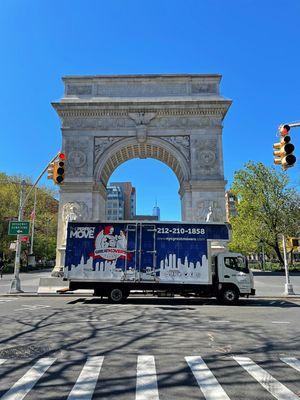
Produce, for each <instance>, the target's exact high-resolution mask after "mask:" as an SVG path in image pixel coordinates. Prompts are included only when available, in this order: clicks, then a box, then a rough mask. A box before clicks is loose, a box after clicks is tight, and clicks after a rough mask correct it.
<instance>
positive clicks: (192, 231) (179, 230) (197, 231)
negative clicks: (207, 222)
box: [156, 228, 205, 235]
mask: <svg viewBox="0 0 300 400" xmlns="http://www.w3.org/2000/svg"><path fill="white" fill-rule="evenodd" d="M156 232H157V233H164V234H169V233H175V234H176V233H178V234H180V233H181V234H184V233H186V234H188V235H205V229H204V228H187V229H184V228H157V229H156Z"/></svg>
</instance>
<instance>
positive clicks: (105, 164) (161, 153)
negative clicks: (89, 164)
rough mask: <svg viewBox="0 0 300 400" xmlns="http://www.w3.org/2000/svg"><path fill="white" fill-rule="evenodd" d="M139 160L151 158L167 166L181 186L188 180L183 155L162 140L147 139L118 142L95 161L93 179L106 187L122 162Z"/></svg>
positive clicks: (185, 161)
mask: <svg viewBox="0 0 300 400" xmlns="http://www.w3.org/2000/svg"><path fill="white" fill-rule="evenodd" d="M135 158H140V159H145V158H153V159H156V160H158V161H161V162H163V163H164V164H166V165H167V166H169V167H170V168H171V169H172V170H173V172H174V173H175V175H176V176H177V179H178V181H179V185H180V186H181V185H182V183H183V182H184V181H187V180H189V175H190V171H189V166H188V163H187V160H186V159H185V157H184V156H183V154H182V153H181V152H180V151H179V150H178V149H177V148H176V147H175V146H173V145H171V144H170V143H167V142H166V141H164V140H162V139H158V138H157V139H156V138H155V139H152V138H151V139H148V140H147V141H146V142H144V143H139V142H137V141H136V139H133V138H132V139H125V140H120V141H119V142H117V143H116V144H114V145H112V146H111V147H110V148H109V151H107V152H106V155H104V156H102V157H99V159H98V160H96V168H95V179H96V181H98V182H99V181H101V182H102V183H103V185H104V186H105V187H106V186H107V183H108V180H109V178H110V176H111V175H112V173H113V172H114V171H115V169H116V168H118V166H119V165H121V164H123V163H124V162H126V161H128V160H131V159H135Z"/></svg>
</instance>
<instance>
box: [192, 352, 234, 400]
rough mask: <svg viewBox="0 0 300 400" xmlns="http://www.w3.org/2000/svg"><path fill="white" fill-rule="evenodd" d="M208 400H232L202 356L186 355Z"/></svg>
mask: <svg viewBox="0 0 300 400" xmlns="http://www.w3.org/2000/svg"><path fill="white" fill-rule="evenodd" d="M185 359H186V362H187V363H188V365H189V367H190V368H191V370H192V372H193V374H194V376H195V378H196V380H197V383H198V385H199V387H200V389H201V391H202V393H203V395H204V397H205V399H206V400H230V398H229V397H228V395H227V394H226V392H225V391H224V389H223V388H222V387H221V385H220V384H219V382H218V381H217V379H216V378H215V376H214V374H213V373H212V372H211V370H210V369H209V368H208V367H207V365H206V364H205V362H204V361H203V360H202V358H201V357H200V356H191V357H185Z"/></svg>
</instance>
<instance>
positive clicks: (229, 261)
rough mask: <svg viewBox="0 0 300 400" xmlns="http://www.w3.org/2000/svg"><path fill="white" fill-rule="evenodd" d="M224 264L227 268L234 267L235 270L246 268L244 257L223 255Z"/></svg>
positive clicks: (244, 269)
mask: <svg viewBox="0 0 300 400" xmlns="http://www.w3.org/2000/svg"><path fill="white" fill-rule="evenodd" d="M224 264H225V266H226V267H227V268H231V269H235V270H236V271H243V272H246V271H247V270H248V267H247V263H246V260H245V258H244V257H241V256H238V257H225V258H224Z"/></svg>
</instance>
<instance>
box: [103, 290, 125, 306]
mask: <svg viewBox="0 0 300 400" xmlns="http://www.w3.org/2000/svg"><path fill="white" fill-rule="evenodd" d="M126 294H127V293H125V291H124V290H122V289H120V288H112V289H111V290H110V292H109V294H108V299H109V301H111V302H112V303H121V302H122V301H123V300H125V299H126Z"/></svg>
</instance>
